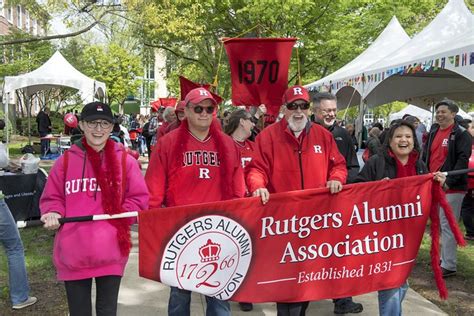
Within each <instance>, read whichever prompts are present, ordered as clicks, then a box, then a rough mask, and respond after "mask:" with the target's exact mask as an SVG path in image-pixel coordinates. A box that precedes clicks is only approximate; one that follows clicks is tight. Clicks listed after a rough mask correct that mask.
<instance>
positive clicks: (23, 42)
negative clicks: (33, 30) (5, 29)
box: [0, 10, 112, 46]
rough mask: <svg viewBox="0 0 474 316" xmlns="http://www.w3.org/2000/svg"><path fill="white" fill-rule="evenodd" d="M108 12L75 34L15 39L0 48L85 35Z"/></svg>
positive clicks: (1, 44)
mask: <svg viewBox="0 0 474 316" xmlns="http://www.w3.org/2000/svg"><path fill="white" fill-rule="evenodd" d="M110 12H112V11H110V10H108V11H104V12H103V13H102V14H101V15H100V16H99V17H98V18H97V19H96V20H95V21H94V22H93V23H92V24H90V25H89V26H87V27H85V28H83V29H81V30H79V31H77V32H72V33H67V34H56V35H49V36H42V37H32V38H23V39H16V40H11V41H5V42H0V46H6V45H15V44H25V43H34V42H40V41H49V40H53V39H60V38H67V37H74V36H77V35H80V34H82V33H85V32H87V31H89V30H91V29H92V28H93V27H94V26H96V25H97V24H98V23H99V22H100V20H101V19H102V18H103V17H104V16H106V15H107V14H109V13H110Z"/></svg>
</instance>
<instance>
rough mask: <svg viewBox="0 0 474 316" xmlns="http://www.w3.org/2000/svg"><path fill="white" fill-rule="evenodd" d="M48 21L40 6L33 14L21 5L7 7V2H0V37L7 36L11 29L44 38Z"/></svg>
mask: <svg viewBox="0 0 474 316" xmlns="http://www.w3.org/2000/svg"><path fill="white" fill-rule="evenodd" d="M32 11H33V10H32ZM48 19H49V16H48V14H47V13H46V12H44V10H42V9H41V7H40V6H38V7H37V8H35V9H34V13H33V12H29V11H28V10H27V9H26V8H25V7H23V6H21V5H15V6H9V5H8V1H5V0H0V36H2V35H7V34H9V33H10V32H11V30H12V29H13V28H15V29H17V30H21V31H23V32H25V33H29V34H31V35H33V36H44V35H46V30H47V25H48Z"/></svg>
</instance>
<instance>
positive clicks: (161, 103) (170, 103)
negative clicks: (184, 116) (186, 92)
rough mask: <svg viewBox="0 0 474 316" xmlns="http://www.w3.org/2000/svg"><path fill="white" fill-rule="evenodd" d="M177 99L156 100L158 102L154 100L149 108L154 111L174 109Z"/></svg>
mask: <svg viewBox="0 0 474 316" xmlns="http://www.w3.org/2000/svg"><path fill="white" fill-rule="evenodd" d="M177 100H178V99H176V98H158V100H155V101H153V102H150V106H151V107H152V108H153V109H154V110H155V111H158V110H159V109H160V107H162V106H163V107H165V108H166V107H171V106H172V107H174V106H175V105H176V101H177Z"/></svg>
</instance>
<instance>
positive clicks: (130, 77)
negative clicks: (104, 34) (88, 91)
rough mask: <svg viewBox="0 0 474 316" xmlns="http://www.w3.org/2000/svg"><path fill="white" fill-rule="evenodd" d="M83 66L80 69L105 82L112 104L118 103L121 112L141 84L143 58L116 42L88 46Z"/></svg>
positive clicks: (83, 57) (109, 100)
mask: <svg viewBox="0 0 474 316" xmlns="http://www.w3.org/2000/svg"><path fill="white" fill-rule="evenodd" d="M81 59H82V63H83V64H82V66H81V67H79V68H78V70H80V71H82V72H84V73H85V74H87V75H88V76H90V77H92V78H94V79H96V80H99V81H102V82H105V84H106V86H107V98H108V102H109V103H110V104H112V103H118V104H119V109H120V112H122V111H123V108H122V107H123V102H124V101H125V98H126V97H127V96H128V95H129V94H136V91H137V89H138V87H139V86H140V83H141V82H140V80H139V79H137V77H138V76H140V75H141V74H142V72H143V69H142V66H141V59H140V57H139V56H138V55H134V54H131V53H130V52H129V51H126V50H125V49H123V48H122V47H119V46H118V45H116V44H111V45H109V46H99V45H95V46H90V47H86V49H85V51H84V54H83V56H82V57H81Z"/></svg>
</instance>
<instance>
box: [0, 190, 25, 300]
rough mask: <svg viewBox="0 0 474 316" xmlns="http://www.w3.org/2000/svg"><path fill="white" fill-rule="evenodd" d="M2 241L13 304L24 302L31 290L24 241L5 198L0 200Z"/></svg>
mask: <svg viewBox="0 0 474 316" xmlns="http://www.w3.org/2000/svg"><path fill="white" fill-rule="evenodd" d="M0 242H1V243H2V246H3V248H4V249H5V252H6V254H7V258H8V280H9V287H10V298H11V301H12V304H13V305H16V304H20V303H23V302H24V301H26V300H27V299H28V294H29V292H30V288H29V286H28V277H27V276H26V266H25V254H24V250H23V243H22V242H21V238H20V233H19V232H18V228H16V223H15V220H14V219H13V216H12V213H10V209H9V208H8V205H7V203H5V200H4V199H1V200H0Z"/></svg>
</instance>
